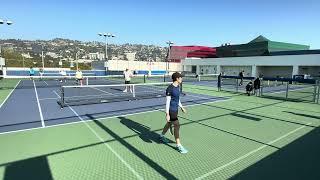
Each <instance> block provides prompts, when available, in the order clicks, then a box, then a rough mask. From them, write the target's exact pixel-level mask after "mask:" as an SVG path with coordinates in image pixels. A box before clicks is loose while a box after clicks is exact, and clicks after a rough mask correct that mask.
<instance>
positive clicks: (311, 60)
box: [182, 54, 320, 77]
mask: <svg viewBox="0 0 320 180" xmlns="http://www.w3.org/2000/svg"><path fill="white" fill-rule="evenodd" d="M182 65H183V66H184V70H186V69H187V68H186V67H191V66H202V65H211V66H217V73H220V72H224V71H225V73H229V72H230V73H231V74H234V73H235V72H237V71H238V72H239V70H240V69H241V68H242V67H251V73H250V76H257V75H259V74H264V73H266V74H270V75H272V76H273V77H274V76H277V75H275V74H272V73H270V71H272V72H277V71H280V72H281V73H280V74H279V76H289V74H290V73H291V75H290V76H293V75H296V74H299V73H300V72H299V69H301V68H299V67H301V66H308V67H320V54H307V55H283V56H252V57H227V58H206V59H201V60H194V59H191V58H186V59H184V60H183V61H182ZM268 66H270V67H272V68H271V69H270V70H269V68H265V67H268ZM226 67H228V68H226ZM275 67H284V68H278V69H277V68H275ZM288 67H291V68H288ZM290 69H291V70H290ZM219 70H220V71H219ZM245 71H248V72H249V71H250V69H247V70H245ZM312 73H313V74H315V75H317V76H319V75H320V71H319V68H314V70H312Z"/></svg>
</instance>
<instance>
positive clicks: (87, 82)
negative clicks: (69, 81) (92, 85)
mask: <svg viewBox="0 0 320 180" xmlns="http://www.w3.org/2000/svg"><path fill="white" fill-rule="evenodd" d="M85 80H86V85H89V77H85Z"/></svg>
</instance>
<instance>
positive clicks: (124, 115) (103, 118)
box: [0, 99, 231, 135]
mask: <svg viewBox="0 0 320 180" xmlns="http://www.w3.org/2000/svg"><path fill="white" fill-rule="evenodd" d="M229 100H231V99H223V100H218V101H214V102H204V103H199V104H192V105H187V106H184V107H192V106H200V105H202V104H211V103H217V102H223V101H229ZM156 111H159V112H162V111H164V109H155V110H150V111H143V112H137V113H128V114H122V115H115V116H109V117H101V118H98V119H95V121H101V120H106V119H112V118H117V117H126V116H134V115H139V114H146V113H151V112H156ZM86 121H87V122H90V121H93V120H86ZM79 123H83V122H82V121H77V122H70V123H64V124H56V125H51V126H46V127H45V128H53V127H59V126H67V125H73V124H79ZM37 129H43V128H42V127H38V128H29V129H21V130H16V131H9V132H2V133H0V135H3V134H13V133H18V132H25V131H32V130H37Z"/></svg>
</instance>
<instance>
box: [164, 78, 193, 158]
mask: <svg viewBox="0 0 320 180" xmlns="http://www.w3.org/2000/svg"><path fill="white" fill-rule="evenodd" d="M172 81H173V83H172V84H170V85H169V86H168V88H167V90H166V99H167V101H166V120H167V123H166V125H165V126H164V128H163V131H162V133H161V134H160V140H161V141H162V142H164V143H168V139H166V138H165V137H164V135H165V134H166V132H167V131H168V129H169V128H170V127H171V125H172V124H173V126H174V137H175V139H176V143H177V149H178V151H179V152H180V153H183V154H184V153H187V152H188V150H186V149H185V148H184V147H183V146H182V145H181V142H180V136H179V129H180V124H179V120H178V111H179V107H180V108H181V110H182V112H184V113H186V110H185V109H184V108H183V106H182V104H181V101H180V93H181V92H180V84H181V83H182V75H181V74H180V73H177V72H176V73H173V74H172Z"/></svg>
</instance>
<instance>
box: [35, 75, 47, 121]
mask: <svg viewBox="0 0 320 180" xmlns="http://www.w3.org/2000/svg"><path fill="white" fill-rule="evenodd" d="M32 82H33V87H34V91H35V93H36V98H37V103H38V108H39V114H40V119H41V125H42V127H46V125H45V124H44V119H43V115H42V110H41V105H40V102H39V97H38V92H37V87H36V84H35V82H34V80H32Z"/></svg>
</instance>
